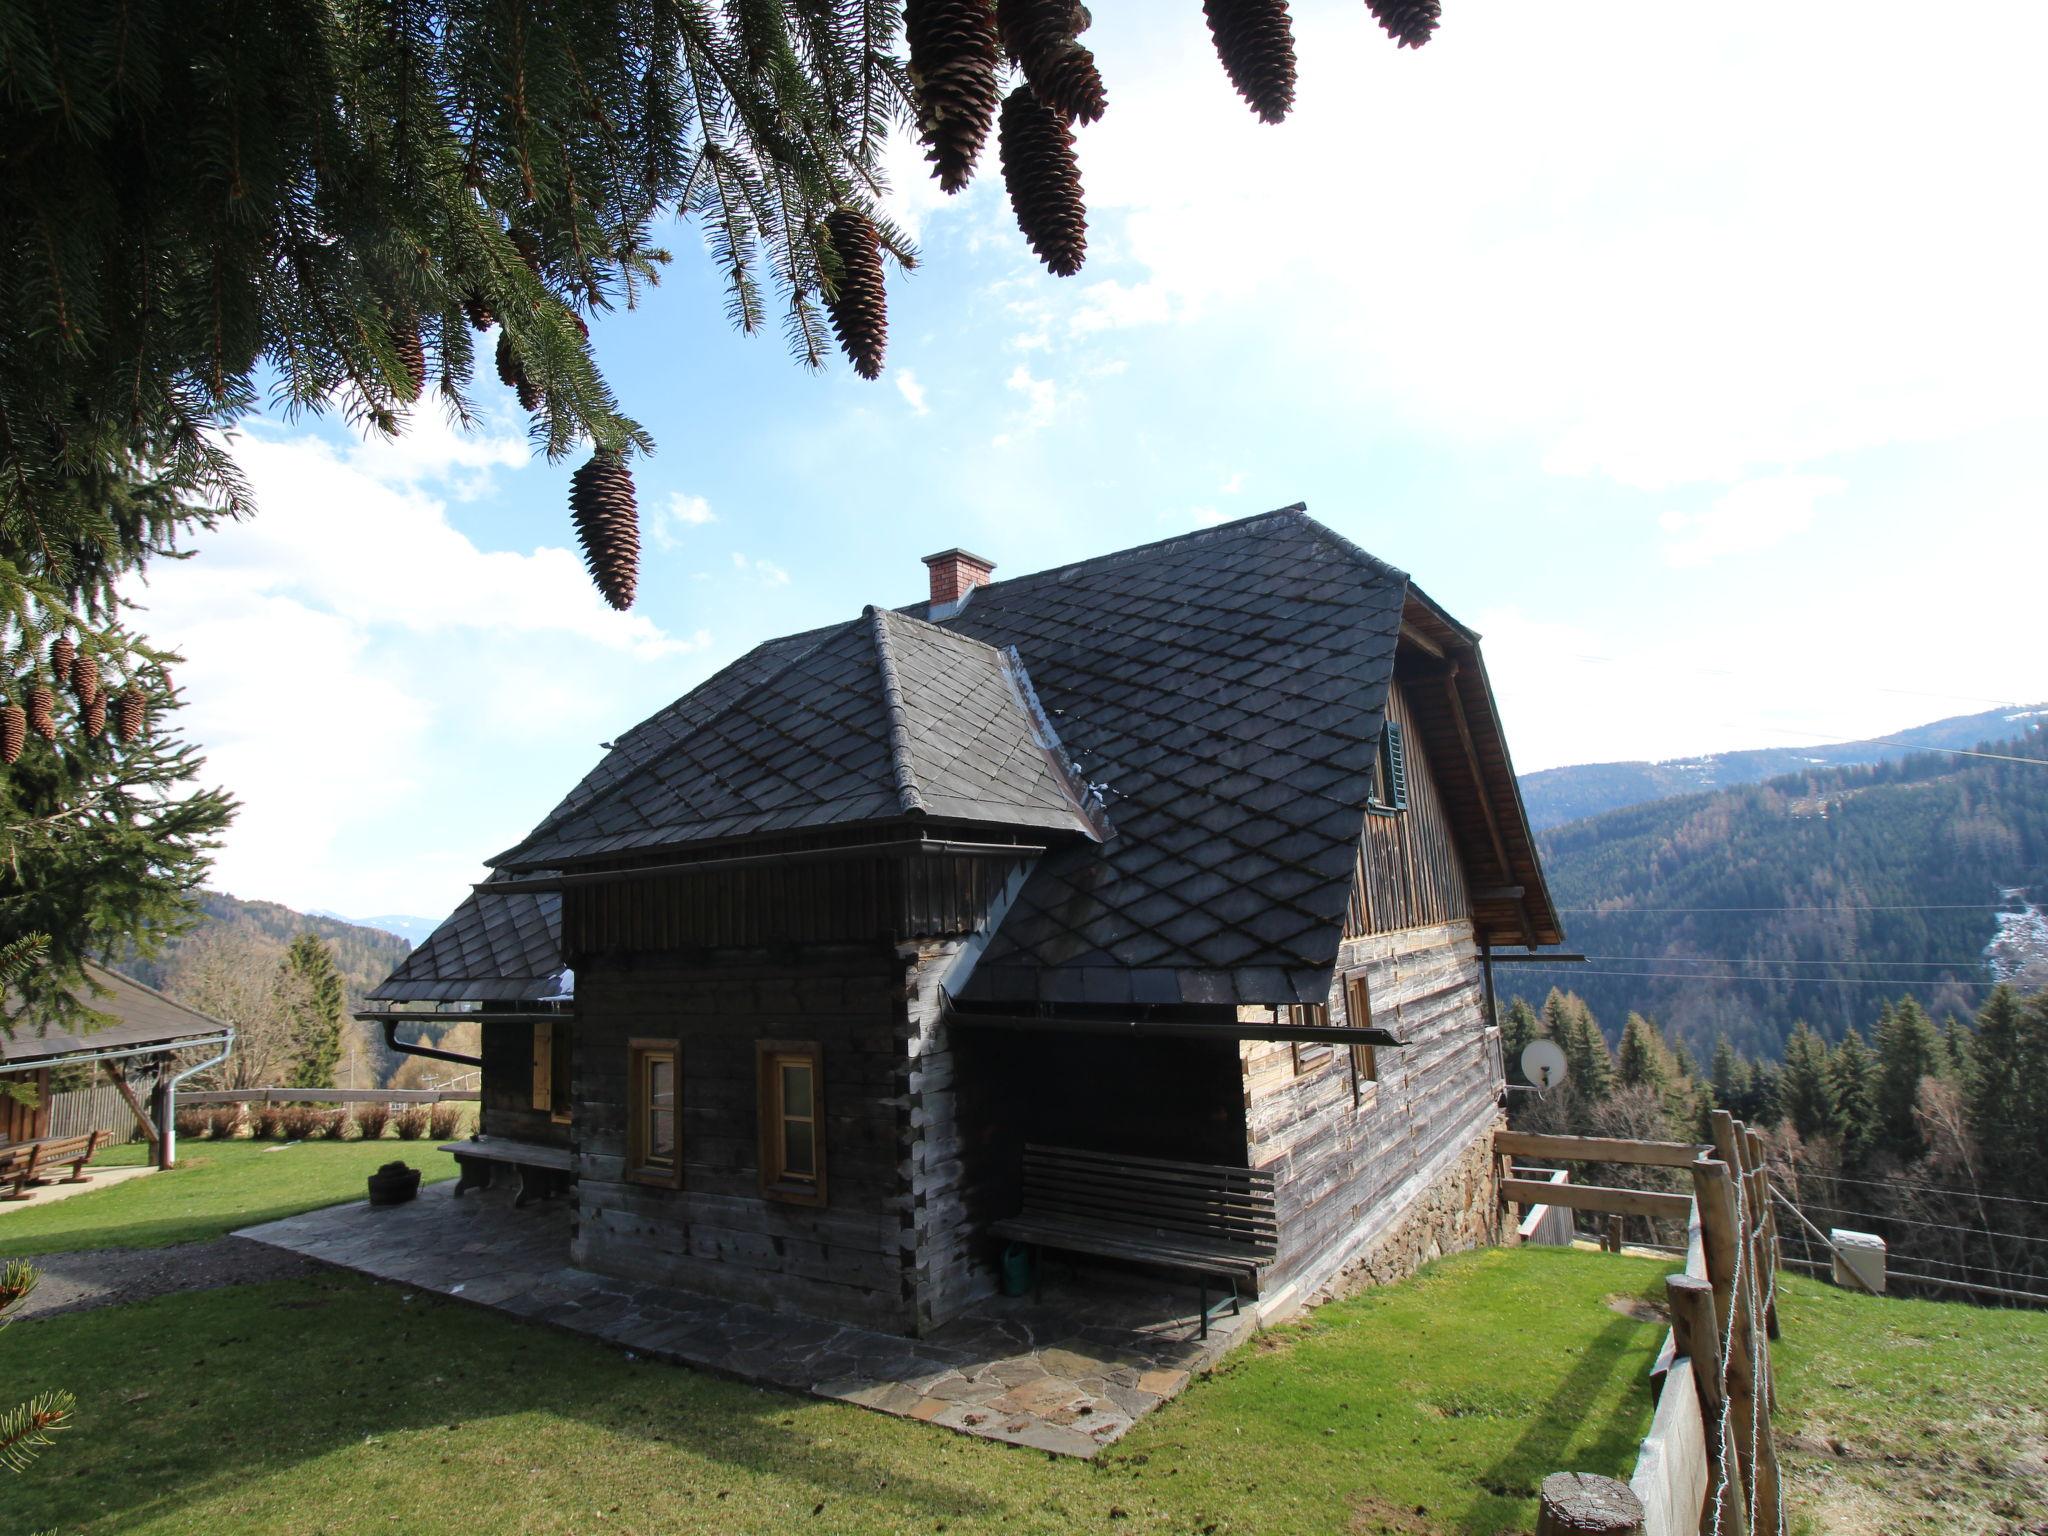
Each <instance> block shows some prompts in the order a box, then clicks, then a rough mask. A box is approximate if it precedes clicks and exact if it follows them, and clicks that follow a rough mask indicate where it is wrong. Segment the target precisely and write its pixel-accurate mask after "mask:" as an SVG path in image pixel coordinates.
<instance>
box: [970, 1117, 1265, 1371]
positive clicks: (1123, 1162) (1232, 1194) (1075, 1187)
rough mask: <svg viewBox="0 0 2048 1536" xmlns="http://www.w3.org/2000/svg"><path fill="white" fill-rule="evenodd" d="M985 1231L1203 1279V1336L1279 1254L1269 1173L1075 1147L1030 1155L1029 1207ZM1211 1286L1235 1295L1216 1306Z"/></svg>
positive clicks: (1032, 1149) (1030, 1149)
mask: <svg viewBox="0 0 2048 1536" xmlns="http://www.w3.org/2000/svg"><path fill="white" fill-rule="evenodd" d="M989 1230H990V1231H992V1232H993V1233H994V1234H995V1235H996V1236H998V1237H1006V1238H1009V1239H1010V1240H1011V1241H1013V1242H1020V1243H1029V1244H1030V1245H1031V1246H1032V1247H1033V1248H1034V1249H1036V1248H1058V1249H1062V1250H1064V1251H1065V1252H1068V1253H1086V1254H1092V1255H1094V1256H1095V1257H1097V1258H1105V1259H1124V1260H1129V1261H1131V1262H1133V1263H1139V1264H1150V1265H1155V1266H1157V1267H1159V1268H1161V1269H1172V1270H1179V1271H1181V1272H1183V1273H1187V1274H1192V1275H1195V1276H1197V1277H1198V1278H1199V1280H1200V1282H1201V1295H1202V1301H1201V1314H1202V1337H1203V1338H1207V1337H1208V1336H1209V1322H1210V1319H1211V1318H1213V1317H1215V1316H1217V1315H1218V1314H1219V1313H1220V1312H1221V1311H1222V1309H1223V1308H1224V1307H1226V1306H1227V1307H1228V1308H1229V1309H1230V1311H1231V1312H1232V1313H1233V1314H1235V1313H1236V1312H1237V1310H1238V1283H1239V1282H1240V1281H1249V1282H1256V1281H1257V1279H1258V1276H1259V1271H1260V1270H1261V1269H1262V1268H1264V1267H1265V1266H1266V1265H1268V1264H1270V1263H1272V1262H1273V1259H1274V1257H1275V1255H1276V1254H1277V1253H1278V1251H1279V1229H1278V1225H1277V1221H1276V1218H1275V1216H1274V1214H1273V1176H1272V1175H1271V1174H1270V1173H1258V1172H1255V1171H1254V1170H1252V1169H1250V1168H1231V1167H1225V1166H1220V1165H1217V1164H1212V1163H1176V1162H1168V1161H1165V1160H1164V1159H1161V1158H1154V1157H1122V1156H1118V1155H1116V1154H1113V1153H1107V1152H1088V1151H1083V1150H1081V1149H1079V1148H1075V1147H1043V1146H1027V1147H1025V1149H1024V1203H1023V1207H1022V1209H1020V1210H1019V1211H1018V1212H1017V1214H1016V1215H1015V1216H1011V1217H1007V1218H1005V1219H1004V1220H1002V1221H998V1222H996V1223H995V1224H994V1225H993V1226H992V1227H991V1228H990V1229H989ZM1212 1282H1220V1283H1221V1284H1222V1285H1224V1286H1226V1287H1227V1288H1228V1289H1229V1293H1230V1294H1229V1295H1228V1296H1225V1297H1222V1298H1220V1299H1219V1300H1218V1301H1217V1303H1216V1304H1215V1306H1213V1307H1212V1306H1211V1305H1210V1304H1209V1289H1210V1286H1211V1284H1212Z"/></svg>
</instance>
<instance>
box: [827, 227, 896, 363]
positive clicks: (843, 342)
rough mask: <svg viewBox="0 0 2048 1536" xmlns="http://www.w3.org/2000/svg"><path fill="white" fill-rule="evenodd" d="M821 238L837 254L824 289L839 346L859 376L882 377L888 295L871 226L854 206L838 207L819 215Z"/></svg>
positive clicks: (887, 321) (879, 241) (879, 253)
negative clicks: (833, 275) (835, 271)
mask: <svg viewBox="0 0 2048 1536" xmlns="http://www.w3.org/2000/svg"><path fill="white" fill-rule="evenodd" d="M825 234H826V238H827V239H829V240H830V241H831V243H832V251H833V254H834V255H836V256H837V257H838V258H839V280H838V282H837V284H836V285H835V286H833V287H831V288H828V289H827V290H826V292H825V307H826V309H828V310H830V311H831V313H832V329H833V330H834V331H835V332H836V333H837V334H838V336H839V349H840V350H841V351H842V352H844V353H845V354H846V356H847V360H848V361H849V362H851V363H852V364H853V371H854V372H855V373H857V374H859V375H860V376H861V377H862V378H864V379H879V378H880V377H881V376H882V354H883V353H884V352H885V351H887V350H888V347H889V295H888V292H887V290H886V289H885V288H884V287H883V284H882V242H881V240H880V238H879V237H878V236H877V235H876V234H875V226H874V225H873V224H872V223H871V222H869V220H868V216H867V215H866V214H864V213H862V212H861V211H860V210H859V209H858V208H838V209H834V210H833V211H832V212H831V213H829V214H827V215H826V216H825Z"/></svg>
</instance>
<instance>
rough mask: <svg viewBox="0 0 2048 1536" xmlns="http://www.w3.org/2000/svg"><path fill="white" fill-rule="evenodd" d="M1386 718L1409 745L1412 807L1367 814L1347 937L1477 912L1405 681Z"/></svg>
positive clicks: (1398, 687) (1395, 688)
mask: <svg viewBox="0 0 2048 1536" xmlns="http://www.w3.org/2000/svg"><path fill="white" fill-rule="evenodd" d="M1387 718H1388V719H1390V720H1392V721H1393V722H1394V723H1395V724H1396V725H1398V726H1400V727H1401V737H1402V741H1403V742H1404V743H1405V745H1406V748H1407V761H1408V809H1407V810H1405V811H1402V812H1399V813H1398V814H1395V815H1392V816H1379V815H1371V814H1368V815H1367V816H1366V818H1365V828H1364V830H1363V831H1362V832H1361V833H1360V834H1359V842H1358V867H1357V874H1356V876H1355V877H1354V879H1353V880H1352V884H1351V910H1350V912H1349V913H1348V914H1347V916H1346V919H1345V923H1344V933H1345V936H1346V937H1347V938H1356V937H1359V936H1361V935H1364V934H1368V933H1391V932H1394V931H1395V930H1397V929H1401V928H1419V927H1422V926H1423V925H1425V924H1429V923H1448V922H1451V921H1453V920H1455V919H1457V918H1462V917H1469V916H1471V914H1472V903H1471V898H1470V896H1469V894H1468V893H1467V890H1466V883H1465V867H1464V863H1463V861H1462V860H1461V859H1460V858H1459V856H1458V845H1457V842H1456V839H1455V835H1454V834H1453V832H1452V830H1451V823H1450V818H1449V815H1448V814H1447V813H1446V811H1445V809H1444V798H1443V794H1442V791H1441V788H1440V786H1439V784H1438V782H1437V776H1436V772H1435V769H1434V768H1433V767H1432V765H1431V763H1430V758H1429V752H1428V750H1427V748H1426V747H1425V746H1424V744H1423V739H1422V738H1423V733H1422V732H1421V731H1419V730H1417V729H1416V727H1415V719H1414V716H1413V715H1412V714H1411V713H1410V712H1409V707H1408V695H1407V692H1406V690H1405V688H1404V687H1403V685H1402V684H1400V683H1396V684H1395V685H1394V686H1393V689H1392V690H1391V692H1390V693H1389V694H1388V697H1387Z"/></svg>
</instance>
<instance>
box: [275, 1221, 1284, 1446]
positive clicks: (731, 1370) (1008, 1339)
mask: <svg viewBox="0 0 2048 1536" xmlns="http://www.w3.org/2000/svg"><path fill="white" fill-rule="evenodd" d="M505 1182H506V1181H502V1180H501V1181H500V1183H499V1187H495V1188H491V1189H485V1190H472V1191H470V1192H469V1193H467V1194H465V1195H464V1196H463V1197H462V1198H461V1199H460V1200H457V1199H455V1198H454V1188H455V1185H454V1181H452V1180H450V1181H448V1182H446V1183H441V1184H434V1185H429V1186H428V1187H427V1188H426V1189H424V1190H422V1191H421V1192H420V1196H419V1198H418V1199H417V1200H414V1201H412V1202H411V1203H409V1204H406V1205H401V1206H392V1207H384V1208H380V1209H372V1208H371V1207H370V1206H369V1205H368V1204H366V1203H357V1204H354V1205H338V1206H330V1207H329V1208H327V1209H326V1210H320V1211H309V1212H307V1213H306V1214H305V1215H303V1216H293V1217H290V1218H288V1219H286V1220H284V1221H274V1222H270V1223H268V1224H266V1225H264V1226H260V1227H248V1228H245V1229H244V1230H243V1231H242V1232H240V1233H238V1234H237V1235H238V1236H241V1237H247V1238H253V1239H254V1240H256V1241H257V1242H260V1243H269V1244H272V1245H273V1246H275V1247H279V1248H284V1249H288V1250H290V1251H291V1252H293V1253H298V1254H303V1255H304V1256H306V1257H307V1258H311V1259H318V1260H321V1261H322V1262H324V1263H328V1264H333V1265H337V1266H339V1267H341V1268H343V1269H352V1270H355V1271H357V1272H359V1273H361V1274H365V1275H369V1276H371V1277H373V1278H375V1279H378V1280H387V1281H392V1282H395V1283H397V1284H401V1285H410V1286H417V1287H419V1288H420V1289H422V1290H427V1291H434V1292H437V1293H439V1294H441V1295H443V1296H449V1297H453V1298H455V1299H457V1300H460V1301H467V1302H473V1303H476V1304H478V1305H481V1306H486V1307H492V1308H495V1309H496V1310H498V1311H500V1312H505V1313H509V1314H510V1315H512V1316H514V1317H520V1318H527V1319H531V1320H533V1321H536V1322H542V1323H548V1324H551V1325H553V1326H555V1327H558V1328H565V1329H568V1330H570V1331H571V1332H575V1333H582V1334H587V1335H589V1336H591V1337H592V1338H597V1339H602V1340H604V1341H605V1342H606V1343H608V1344H614V1345H617V1346H619V1347H620V1348H622V1349H626V1350H630V1351H632V1352H633V1353H635V1354H639V1355H644V1356H648V1357H651V1358H654V1359H658V1360H666V1361H669V1362H671V1363H673V1364H677V1365H688V1366H694V1367H697V1368H698V1369H700V1370H708V1371H715V1372H717V1373H719V1374H720V1375H725V1376H733V1377H738V1378H739V1379H741V1380H743V1381H751V1382H758V1383H761V1384H763V1385H767V1386H775V1387H781V1388H784V1389H786V1390H788V1391H791V1392H802V1393H807V1394H810V1395H813V1396H817V1397H826V1398H836V1399H838V1400H839V1401H841V1402H848V1403H857V1404H859V1405H860V1406H861V1407H864V1408H873V1409H877V1410H879V1411H881V1412H883V1413H893V1414H897V1415H899V1416H901V1417H904V1418H912V1419H922V1420H925V1421H927V1422H929V1423H933V1424H938V1425H941V1426H943V1427H945V1428H947V1429H955V1430H959V1431H961V1432H962V1433H965V1434H970V1435H979V1436H982V1437H983V1438H985V1439H990V1440H1004V1441H1008V1442H1010V1443H1012V1444H1016V1445H1027V1446H1031V1447H1034V1448H1036V1449H1038V1450H1044V1451H1051V1452H1055V1453H1057V1454H1060V1455H1065V1456H1092V1455H1094V1454H1095V1453H1096V1452H1097V1451H1098V1450H1100V1449H1101V1448H1102V1447H1103V1446H1105V1445H1108V1444H1110V1443H1111V1442H1112V1441H1114V1440H1116V1439H1117V1438H1118V1437H1120V1436H1121V1435H1122V1434H1124V1432H1125V1431H1127V1430H1128V1429H1129V1428H1130V1427H1131V1426H1132V1425H1133V1424H1135V1423H1136V1422H1137V1421H1138V1420H1139V1419H1140V1418H1142V1417H1143V1416H1144V1415H1145V1414H1146V1413H1148V1412H1150V1411H1151V1410H1152V1409H1154V1408H1156V1407H1158V1406H1159V1404H1160V1403H1162V1402H1164V1401H1166V1400H1167V1399H1168V1398H1170V1397H1173V1396H1174V1395H1175V1394H1177V1393H1178V1392H1179V1391H1180V1390H1181V1389H1182V1388H1183V1387H1185V1386H1186V1385H1187V1383H1188V1380H1189V1378H1190V1377H1191V1376H1192V1375H1193V1374H1195V1373H1197V1372H1199V1371H1201V1370H1203V1369H1204V1368H1206V1367H1207V1366H1209V1365H1210V1364H1212V1363H1214V1362H1215V1361H1216V1360H1217V1359H1218V1358H1220V1357H1221V1356H1222V1355H1223V1354H1224V1353H1225V1352H1226V1351H1228V1350H1229V1349H1230V1348H1231V1347H1232V1345H1233V1344H1235V1343H1237V1342H1239V1341H1241V1340H1242V1339H1244V1338H1246V1337H1247V1336H1249V1334H1250V1333H1251V1331H1252V1329H1253V1327H1254V1312H1255V1310H1256V1306H1255V1304H1247V1305H1246V1307H1245V1309H1244V1311H1243V1312H1242V1313H1241V1314H1240V1315H1238V1316H1236V1317H1231V1316H1227V1315H1226V1316H1224V1317H1222V1318H1220V1319H1218V1320H1217V1321H1216V1322H1215V1323H1214V1324H1212V1325H1211V1326H1210V1329H1209V1337H1208V1338H1207V1339H1202V1338H1200V1337H1198V1328H1197V1326H1196V1317H1195V1305H1196V1291H1195V1286H1194V1284H1193V1282H1192V1281H1189V1282H1187V1283H1185V1284H1177V1283H1174V1282H1172V1281H1159V1282H1151V1281H1147V1280H1145V1279H1143V1278H1141V1277H1136V1276H1131V1277H1125V1276H1107V1275H1103V1274H1101V1273H1099V1272H1093V1271H1091V1272H1089V1273H1088V1274H1087V1275H1086V1276H1085V1277H1078V1278H1074V1279H1068V1278H1066V1277H1065V1275H1066V1272H1065V1267H1064V1265H1062V1264H1061V1263H1060V1261H1059V1258H1058V1256H1057V1255H1055V1256H1053V1268H1052V1270H1051V1271H1050V1273H1049V1274H1048V1275H1047V1277H1046V1284H1045V1287H1044V1293H1043V1296H1042V1298H1032V1297H1015V1298H1011V1297H1002V1298H996V1299H993V1300H991V1301H989V1302H987V1303H986V1304H984V1305H983V1306H981V1307H979V1308H977V1309H976V1310H975V1311H973V1312H971V1313H969V1314H967V1315H966V1316H963V1317H960V1318H956V1319H954V1320H953V1321H952V1322H950V1323H948V1324H946V1325H945V1327H943V1328H941V1329H940V1330H938V1331H937V1332H936V1333H934V1334H932V1335H930V1336H928V1337H926V1338H922V1339H909V1338H902V1337H899V1336H897V1335H895V1334H887V1333H875V1332H871V1331H869V1330H867V1329H863V1328H853V1327H847V1326H843V1325H841V1324H838V1323H831V1322H822V1321H819V1320H817V1319H815V1318H809V1317H804V1316H801V1315H798V1314H794V1313H783V1312H772V1311H769V1310H768V1309H766V1308H763V1307H757V1306H753V1305H751V1304H749V1303H745V1302H732V1301H720V1300H716V1299H714V1298H711V1297H707V1296H699V1295H695V1294H692V1293H690V1292H687V1291H679V1290H675V1289H672V1288H670V1287H667V1286H661V1285H653V1284H646V1283H641V1282H636V1281H629V1280H617V1279H613V1278H611V1277H610V1276H606V1275H597V1274H592V1273H590V1272H589V1271H587V1270H582V1269H576V1268H573V1267H571V1266H570V1265H569V1264H567V1263H566V1262H564V1260H565V1259H566V1257H567V1255H568V1251H569V1207H568V1203H567V1202H566V1201H562V1200H551V1201H547V1202H544V1203H541V1204H538V1205H531V1206H528V1207H527V1208H526V1209H524V1210H514V1209H513V1208H512V1196H511V1191H510V1190H509V1189H506V1188H504V1187H503V1185H504V1183H505Z"/></svg>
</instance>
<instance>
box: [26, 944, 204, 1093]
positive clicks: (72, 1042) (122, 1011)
mask: <svg viewBox="0 0 2048 1536" xmlns="http://www.w3.org/2000/svg"><path fill="white" fill-rule="evenodd" d="M85 969H86V974H87V975H88V976H89V977H91V979H92V980H93V981H95V982H97V983H98V984H99V985H100V986H102V987H104V988H105V989H106V990H107V991H108V992H109V993H110V994H111V996H108V997H89V998H88V999H87V1001H88V1002H89V1004H90V1005H91V1006H92V1007H93V1008H94V1009H95V1010H96V1011H98V1012H100V1013H105V1014H111V1015H112V1016H113V1017H114V1019H115V1020H116V1022H115V1023H112V1024H109V1025H107V1026H106V1027H105V1028H103V1029H95V1030H90V1031H88V1032H87V1033H85V1034H82V1035H69V1034H55V1033H52V1034H46V1035H36V1034H31V1033H29V1032H28V1031H26V1030H23V1031H22V1032H21V1033H19V1034H17V1035H15V1036H14V1037H13V1038H12V1039H9V1038H7V1037H6V1036H5V1035H4V1034H0V1070H9V1071H11V1070H15V1069H19V1068H22V1067H30V1066H35V1067H47V1066H59V1065H61V1064H62V1063H63V1061H64V1059H65V1058H66V1057H74V1056H96V1055H100V1054H103V1053H105V1052H108V1051H126V1050H134V1049H136V1048H138V1047H142V1046H151V1045H162V1046H163V1047H164V1048H165V1049H166V1050H169V1049H174V1048H176V1047H177V1046H178V1045H180V1044H182V1043H184V1042H186V1041H195V1042H196V1041H200V1040H213V1039H218V1038H219V1037H220V1036H221V1035H222V1034H225V1033H227V1032H228V1031H229V1030H230V1029H231V1028H232V1026H230V1025H228V1024H224V1023H222V1022H221V1021H220V1020H219V1019H216V1018H214V1017H213V1016H212V1015H211V1014H205V1013H201V1012H200V1011H199V1010H198V1009H196V1008H187V1007H186V1006H185V1005H184V1004H183V1003H177V1002H173V1001H171V999H170V998H168V997H165V996H164V995H163V993H161V992H158V991H156V990H155V989H154V988H152V987H145V986H144V985H143V984H142V983H141V982H139V981H131V980H130V979H129V978H128V977H126V976H123V975H121V974H120V973H119V972H116V971H109V970H105V969H102V968H101V967H99V966H97V965H87V966H86V968H85ZM11 1011H12V1010H11V1009H10V1012H11Z"/></svg>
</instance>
